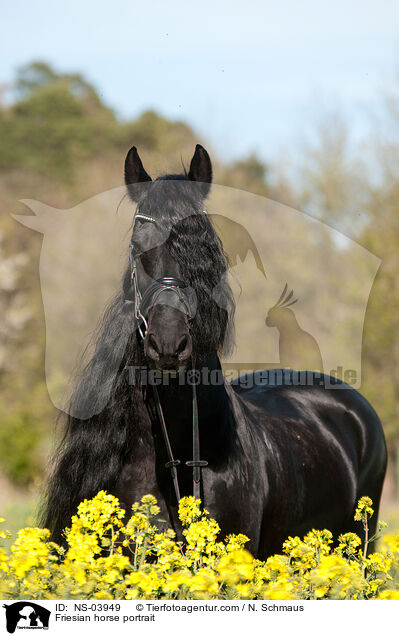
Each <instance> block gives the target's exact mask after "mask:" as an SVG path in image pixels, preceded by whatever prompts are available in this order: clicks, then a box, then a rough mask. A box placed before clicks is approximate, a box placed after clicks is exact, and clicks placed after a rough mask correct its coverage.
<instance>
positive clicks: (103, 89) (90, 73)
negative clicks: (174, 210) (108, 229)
mask: <svg viewBox="0 0 399 636" xmlns="http://www.w3.org/2000/svg"><path fill="white" fill-rule="evenodd" d="M398 27H399V3H397V2H395V0H379V1H378V2H377V1H376V0H374V1H372V2H370V1H369V0H363V1H361V0H352V1H351V2H348V0H346V2H344V1H342V0H335V1H334V2H326V1H324V0H321V1H320V0H319V1H317V0H302V1H301V2H294V1H293V0H280V1H279V2H277V3H276V2H270V1H266V2H262V1H260V0H247V2H240V3H234V2H233V1H232V0H230V2H227V1H225V0H221V1H217V0H214V1H213V2H211V1H210V0H201V2H195V1H194V2H191V3H189V2H187V0H186V1H185V2H180V1H174V0H169V1H165V2H161V1H160V0H155V1H154V0H152V1H151V0H150V2H148V3H144V2H142V1H141V2H136V1H135V0H133V1H132V0H131V1H130V2H129V1H127V0H115V1H114V2H110V1H109V0H108V1H104V0H96V2H94V1H92V0H88V1H86V2H84V1H82V2H77V1H76V0H70V1H69V2H68V3H54V2H51V1H50V0H48V1H46V2H45V1H44V0H35V2H32V3H29V2H26V1H23V0H14V1H13V2H12V3H11V2H3V3H2V6H1V21H0V41H1V47H2V51H1V56H0V84H2V85H4V84H7V83H9V82H10V81H11V80H12V78H13V75H14V73H15V69H16V68H17V67H18V66H19V65H22V64H24V63H26V62H28V61H31V60H32V59H43V60H46V61H48V62H50V63H52V64H54V65H55V67H56V68H58V69H60V70H69V71H80V72H82V73H84V74H85V76H86V77H87V78H88V79H89V81H91V82H93V83H94V85H95V86H96V88H97V89H98V90H99V92H100V94H101V95H102V97H103V98H104V100H105V101H106V102H107V103H108V104H109V105H110V106H112V107H113V108H115V110H116V112H117V113H118V114H119V115H120V116H121V117H134V116H136V115H138V114H139V113H140V112H142V111H143V110H144V109H147V108H154V109H156V110H157V111H159V112H160V113H162V114H164V115H166V116H168V117H171V118H173V119H183V120H185V121H187V122H188V123H189V124H191V125H192V126H193V127H194V129H195V130H196V131H197V132H198V135H199V137H200V138H201V139H202V141H204V142H207V143H208V144H209V146H210V148H211V149H212V150H213V151H214V152H216V153H217V154H218V155H219V156H221V157H223V158H225V159H228V158H231V157H236V156H238V155H243V154H246V153H248V152H250V151H256V152H258V153H259V154H260V156H262V157H263V158H265V159H268V158H273V156H275V155H277V154H279V153H281V152H282V151H283V150H284V149H285V148H289V147H291V146H292V145H295V144H296V143H298V141H301V140H302V139H304V138H306V136H307V135H308V134H310V132H311V131H312V130H313V129H314V126H315V124H316V123H317V121H319V120H320V118H323V116H324V115H325V114H327V113H330V112H334V111H339V112H341V113H343V114H344V116H345V117H346V118H347V119H348V122H349V125H350V128H351V130H352V131H353V136H354V138H359V137H361V136H362V135H365V134H367V131H368V127H369V126H370V125H371V124H370V119H369V118H370V115H371V114H372V113H374V112H375V110H376V109H377V108H378V105H379V103H380V101H381V96H382V95H383V94H384V93H389V92H390V91H391V90H392V89H393V86H394V85H395V77H396V72H397V70H398V69H399V29H398Z"/></svg>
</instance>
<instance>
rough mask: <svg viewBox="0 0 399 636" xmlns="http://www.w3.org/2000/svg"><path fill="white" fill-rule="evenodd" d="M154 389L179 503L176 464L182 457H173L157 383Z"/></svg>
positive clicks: (166, 466)
mask: <svg viewBox="0 0 399 636" xmlns="http://www.w3.org/2000/svg"><path fill="white" fill-rule="evenodd" d="M153 390H154V398H155V408H156V410H157V414H158V418H159V421H160V424H161V429H162V435H163V438H164V442H165V446H166V453H167V455H168V461H167V462H166V464H165V468H170V473H171V476H172V481H173V487H174V489H175V495H176V500H177V503H179V501H180V488H179V480H178V478H177V470H176V466H178V465H179V464H180V459H175V458H174V457H173V452H172V447H171V445H170V441H169V435H168V429H167V428H166V423H165V418H164V416H163V411H162V406H161V400H160V399H159V393H158V389H157V387H156V386H155V385H154V386H153Z"/></svg>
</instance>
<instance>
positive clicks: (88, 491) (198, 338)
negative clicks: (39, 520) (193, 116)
mask: <svg viewBox="0 0 399 636" xmlns="http://www.w3.org/2000/svg"><path fill="white" fill-rule="evenodd" d="M125 181H126V186H127V189H128V193H129V195H130V198H131V200H132V201H133V202H134V203H135V204H137V210H136V214H135V216H134V219H133V230H132V236H131V243H130V254H129V255H128V254H127V255H126V262H127V265H126V271H125V274H124V277H123V280H122V284H121V287H120V290H119V292H117V295H116V297H115V299H114V300H113V301H112V303H111V304H110V306H109V307H108V308H107V310H106V312H105V315H104V319H103V324H102V328H101V330H100V332H99V336H98V339H97V342H96V345H95V349H94V353H93V356H92V359H91V361H90V362H89V364H88V365H87V367H86V369H85V371H84V373H83V375H82V377H80V379H79V383H78V386H77V388H76V389H75V392H74V394H73V396H72V402H71V404H72V405H73V408H71V409H70V411H69V413H70V415H69V416H67V422H66V429H65V434H64V438H63V440H62V442H61V445H60V447H59V449H58V453H57V456H56V462H55V468H54V471H53V475H52V477H51V479H50V481H49V486H48V494H47V500H46V511H45V518H44V519H43V523H44V524H45V525H46V526H47V527H48V528H50V530H51V532H52V537H53V539H55V540H58V541H60V540H61V539H62V530H63V528H65V527H68V526H69V525H70V521H71V516H72V515H73V514H75V512H76V509H77V506H78V504H79V503H80V502H81V501H82V500H83V499H85V498H91V497H93V496H94V495H96V494H97V492H98V491H99V490H106V491H108V492H110V493H112V494H114V495H115V496H117V497H118V498H119V500H120V502H121V504H122V505H123V506H124V507H126V509H127V510H128V511H129V510H130V508H131V505H132V504H133V503H134V502H135V501H138V500H139V499H140V498H141V497H142V496H143V495H145V494H148V493H151V494H153V495H155V497H156V498H157V500H158V503H159V506H160V508H161V517H162V518H163V519H164V520H166V521H167V523H168V525H169V526H170V527H172V528H174V529H175V531H176V532H177V535H178V537H181V536H182V534H181V532H182V531H181V527H180V522H179V519H178V514H177V510H178V498H179V497H183V496H186V495H192V494H193V493H194V494H195V495H196V496H199V497H200V498H201V500H202V503H203V505H204V507H205V508H206V509H207V510H208V511H209V514H210V515H211V517H213V518H215V519H216V520H217V521H218V523H219V525H220V527H221V529H222V533H223V536H226V535H227V534H230V533H244V534H245V535H247V536H248V537H249V539H250V542H249V544H248V548H249V550H250V551H251V552H252V553H253V554H254V555H255V556H257V557H259V558H261V559H264V558H265V557H267V556H269V555H271V554H274V553H276V552H279V551H281V547H282V543H283V541H284V540H285V539H286V538H287V537H288V536H289V535H291V536H294V535H299V536H303V535H304V534H305V533H306V532H308V531H309V530H310V529H312V528H318V529H321V528H328V529H329V530H331V531H332V532H333V534H334V536H335V537H337V536H338V535H339V534H340V533H344V532H349V531H356V532H358V533H359V534H360V535H361V534H362V528H361V524H360V523H359V522H354V521H353V516H354V511H355V508H356V503H357V501H358V499H359V498H360V497H362V496H364V495H368V496H369V497H371V498H372V500H373V502H374V506H375V508H376V510H377V511H378V505H379V501H380V496H381V489H382V484H383V480H384V476H385V469H386V448H385V440H384V435H383V431H382V427H381V424H380V421H379V418H378V416H377V415H376V413H375V411H374V410H373V408H372V407H371V406H370V404H369V403H368V402H367V401H366V399H365V398H364V397H362V395H360V393H358V392H357V391H356V390H354V389H352V388H350V387H349V386H347V385H345V384H343V383H341V382H339V381H338V380H336V381H335V384H336V385H337V384H339V386H334V387H333V388H332V389H331V388H330V389H328V388H325V387H324V383H323V376H322V375H321V374H314V382H313V383H310V384H311V385H309V384H308V385H306V386H304V385H298V386H294V385H292V383H285V384H284V383H282V385H281V386H270V385H269V386H265V385H264V383H263V384H262V383H259V382H256V381H252V382H248V383H247V388H246V385H245V384H243V383H242V382H240V381H237V380H236V381H234V382H232V383H228V382H227V381H225V380H223V377H222V376H221V363H220V358H219V356H220V355H221V353H222V352H228V350H229V347H230V346H231V345H232V338H233V321H234V298H233V294H232V291H231V289H230V286H229V284H228V278H227V268H228V262H227V257H226V254H225V252H224V250H223V245H222V243H221V240H220V239H219V237H218V235H217V233H216V231H215V229H214V227H213V225H212V222H211V219H210V217H209V216H208V215H207V214H206V213H205V212H204V199H205V198H206V196H207V194H208V192H209V189H210V184H211V181H212V166H211V161H210V158H209V156H208V153H207V152H206V150H205V149H204V148H202V146H199V145H197V147H196V150H195V153H194V156H193V158H192V161H191V164H190V169H189V171H188V172H186V173H185V174H181V175H165V176H163V177H159V178H157V179H156V180H154V181H152V180H151V178H150V176H149V175H148V174H147V172H146V171H145V169H144V167H143V164H142V162H141V160H140V157H139V155H138V153H137V150H136V148H135V147H133V148H132V149H131V150H130V151H129V153H128V155H127V157H126V161H125ZM216 289H217V293H215V290H216ZM121 334H124V335H125V336H127V338H126V337H125V338H121ZM126 341H127V344H126ZM141 367H145V368H147V369H152V370H157V372H159V373H160V374H161V375H162V374H164V375H165V377H166V376H167V377H168V382H161V383H160V384H159V386H156V387H154V386H149V385H144V384H143V383H141V382H140V377H139V375H140V374H139V373H137V374H135V373H133V380H134V381H132V373H131V372H129V370H130V371H131V370H132V369H133V370H134V369H139V368H141ZM203 369H206V370H207V375H206V378H209V373H211V372H212V371H214V372H215V373H217V374H219V377H222V381H220V382H209V381H205V380H204V379H203V378H204V377H205V376H204V375H203V374H201V371H202V370H203ZM195 370H196V371H197V375H196V378H197V380H196V381H195V382H179V374H181V373H186V375H187V377H188V374H189V372H194V371H195ZM161 372H162V373H161ZM171 372H174V374H173V373H171ZM198 372H199V373H198ZM257 373H259V372H257ZM104 396H106V399H105V400H104ZM96 403H99V404H106V406H105V407H103V408H102V409H101V411H100V412H97V410H96V409H95V408H92V410H91V411H90V408H91V407H92V406H93V405H95V404H96ZM87 405H89V406H90V408H89V409H88V408H87ZM89 411H90V412H91V413H94V414H93V415H92V416H90V417H86V416H85V417H84V419H83V418H82V419H79V417H78V416H77V414H79V412H80V413H88V412H89ZM376 518H377V514H376V515H374V517H373V518H372V519H371V528H370V532H371V533H372V534H373V533H374V530H375V526H376ZM370 536H371V535H370Z"/></svg>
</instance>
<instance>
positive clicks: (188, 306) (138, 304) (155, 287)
mask: <svg viewBox="0 0 399 636" xmlns="http://www.w3.org/2000/svg"><path fill="white" fill-rule="evenodd" d="M204 213H205V214H206V212H205V210H204ZM137 218H141V219H143V220H144V221H147V222H149V223H154V224H156V223H157V222H156V220H155V219H153V218H152V217H151V216H148V215H146V214H141V213H137V214H136V215H135V219H137ZM136 258H137V255H136V254H135V249H134V245H133V244H132V243H130V245H129V261H130V272H131V281H132V287H133V293H134V315H135V318H136V322H137V326H138V330H139V334H140V336H141V339H142V341H143V342H144V340H145V336H146V332H147V329H148V324H147V320H146V318H145V316H146V314H147V312H148V310H149V309H150V307H152V306H153V305H155V303H156V301H157V300H158V298H159V296H160V295H161V294H162V293H163V292H164V291H165V290H170V291H172V292H174V293H176V294H177V296H178V298H179V300H180V302H181V303H182V304H183V306H184V309H185V311H186V313H187V315H189V316H190V315H191V314H192V303H191V302H190V301H191V299H190V297H189V295H188V293H187V292H186V285H185V284H184V282H183V281H182V280H180V279H179V278H175V277H174V276H164V277H162V278H158V279H157V280H155V281H153V282H152V283H150V285H149V286H148V287H147V289H146V290H145V291H144V292H143V293H141V291H140V288H139V284H138V277H137V265H136ZM141 323H143V324H144V326H145V331H144V333H143V330H142V326H141ZM192 366H193V369H194V367H195V365H194V360H193V358H192ZM152 388H153V393H154V401H155V408H156V412H157V416H158V420H159V423H160V426H161V430H162V435H163V438H164V442H165V447H166V453H167V457H168V461H167V462H166V463H165V468H169V469H170V471H171V477H172V482H173V488H174V491H175V496H176V501H177V503H179V501H180V488H179V479H178V474H177V466H179V465H180V464H181V461H180V460H179V459H175V458H174V456H173V451H172V446H171V444H170V440H169V435H168V429H167V426H166V422H165V418H164V414H163V410H162V404H161V400H160V398H159V393H158V389H157V387H156V386H155V385H154V386H153V387H152ZM192 392H193V400H192V405H193V459H192V460H189V461H186V462H185V465H186V466H190V467H192V469H193V495H194V497H195V499H199V498H200V496H201V478H202V474H201V468H204V467H205V466H207V465H208V462H207V461H205V460H201V459H200V440H199V422H198V400H197V387H196V385H195V382H194V383H193V384H192Z"/></svg>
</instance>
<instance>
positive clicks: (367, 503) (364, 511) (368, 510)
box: [355, 497, 374, 521]
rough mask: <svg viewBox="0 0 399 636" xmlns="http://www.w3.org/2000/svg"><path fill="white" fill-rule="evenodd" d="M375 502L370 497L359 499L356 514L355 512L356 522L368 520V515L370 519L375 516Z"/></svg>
mask: <svg viewBox="0 0 399 636" xmlns="http://www.w3.org/2000/svg"><path fill="white" fill-rule="evenodd" d="M372 505H373V502H372V501H371V499H370V497H362V498H361V499H359V501H358V504H357V508H356V512H355V521H362V520H363V519H365V518H367V515H369V516H370V517H372V516H373V514H374V510H373V508H372Z"/></svg>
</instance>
